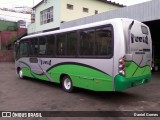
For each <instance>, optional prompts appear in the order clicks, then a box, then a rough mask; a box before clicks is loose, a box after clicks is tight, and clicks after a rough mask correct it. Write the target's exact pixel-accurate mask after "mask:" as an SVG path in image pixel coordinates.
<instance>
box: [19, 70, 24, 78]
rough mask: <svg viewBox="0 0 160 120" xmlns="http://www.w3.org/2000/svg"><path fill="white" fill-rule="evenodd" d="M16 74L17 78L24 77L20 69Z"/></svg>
mask: <svg viewBox="0 0 160 120" xmlns="http://www.w3.org/2000/svg"><path fill="white" fill-rule="evenodd" d="M18 75H19V78H20V79H23V78H24V75H23V71H22V69H19V71H18Z"/></svg>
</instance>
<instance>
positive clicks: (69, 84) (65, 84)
mask: <svg viewBox="0 0 160 120" xmlns="http://www.w3.org/2000/svg"><path fill="white" fill-rule="evenodd" d="M64 87H65V89H67V90H69V89H70V88H71V81H70V79H68V78H66V79H65V80H64Z"/></svg>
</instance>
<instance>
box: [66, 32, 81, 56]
mask: <svg viewBox="0 0 160 120" xmlns="http://www.w3.org/2000/svg"><path fill="white" fill-rule="evenodd" d="M77 41H78V40H77V32H70V33H68V34H67V55H68V56H75V55H76V53H77Z"/></svg>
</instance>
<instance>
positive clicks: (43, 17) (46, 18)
mask: <svg viewBox="0 0 160 120" xmlns="http://www.w3.org/2000/svg"><path fill="white" fill-rule="evenodd" d="M50 22H53V7H50V8H48V9H46V10H43V11H41V12H40V24H41V25H43V24H46V23H50Z"/></svg>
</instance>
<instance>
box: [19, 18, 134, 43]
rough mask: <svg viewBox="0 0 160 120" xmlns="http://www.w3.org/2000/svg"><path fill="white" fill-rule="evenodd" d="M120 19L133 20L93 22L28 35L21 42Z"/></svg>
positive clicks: (112, 20) (110, 21)
mask: <svg viewBox="0 0 160 120" xmlns="http://www.w3.org/2000/svg"><path fill="white" fill-rule="evenodd" d="M122 19H123V20H125V19H126V20H133V19H129V18H114V19H110V20H104V21H99V22H94V23H90V24H85V25H80V26H75V27H70V28H65V29H60V30H55V31H49V32H44V33H37V34H32V35H28V36H25V37H23V38H22V40H23V39H27V38H34V37H38V36H39V37H40V36H47V35H51V34H57V33H63V32H69V31H74V30H79V29H85V28H90V27H96V26H100V25H105V24H111V23H112V22H114V21H120V20H122Z"/></svg>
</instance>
